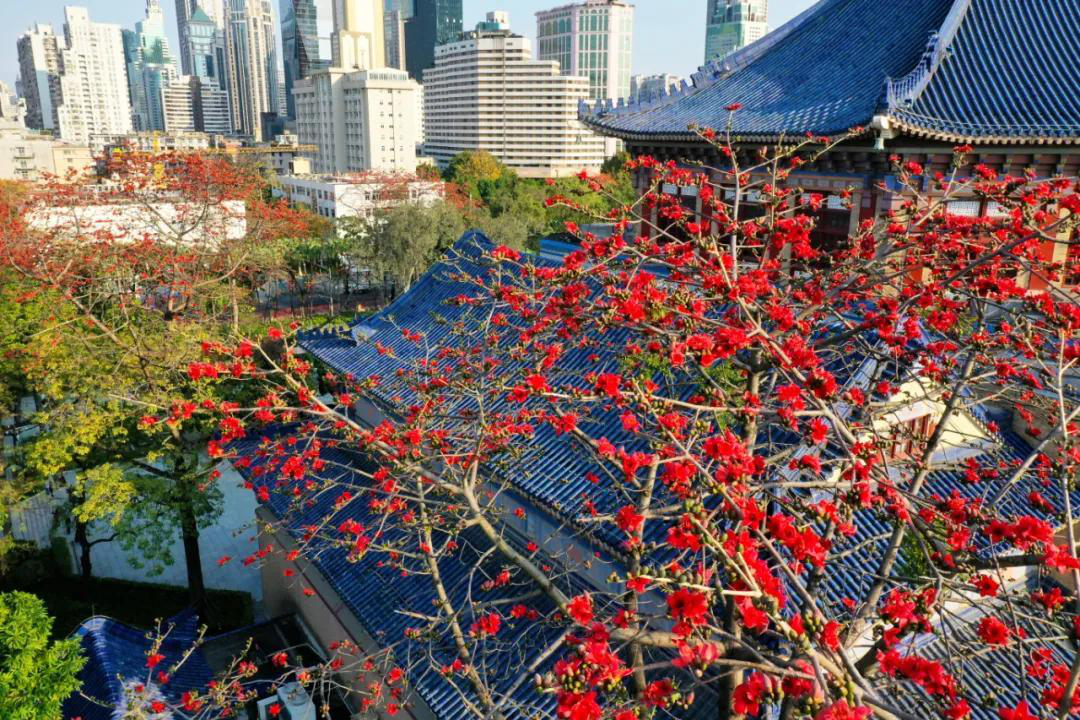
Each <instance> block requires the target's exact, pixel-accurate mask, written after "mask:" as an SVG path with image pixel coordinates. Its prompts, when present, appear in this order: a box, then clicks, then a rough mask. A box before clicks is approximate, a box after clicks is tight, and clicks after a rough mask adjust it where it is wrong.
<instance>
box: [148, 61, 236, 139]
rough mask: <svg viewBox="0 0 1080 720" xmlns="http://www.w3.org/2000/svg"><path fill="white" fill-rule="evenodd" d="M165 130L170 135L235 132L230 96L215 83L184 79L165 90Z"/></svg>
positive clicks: (177, 80) (192, 78) (163, 101)
mask: <svg viewBox="0 0 1080 720" xmlns="http://www.w3.org/2000/svg"><path fill="white" fill-rule="evenodd" d="M162 106H163V112H164V128H163V129H164V130H165V131H166V132H169V133H180V132H201V133H208V134H210V135H228V134H229V133H230V132H232V120H231V118H230V117H229V96H228V94H227V93H226V92H225V91H224V90H222V89H221V88H219V87H218V85H217V83H215V82H213V81H212V80H204V79H202V78H199V77H194V76H190V75H184V76H181V77H179V78H177V79H176V80H174V81H173V82H171V83H170V84H169V85H168V86H167V87H165V88H164V89H163V90H162Z"/></svg>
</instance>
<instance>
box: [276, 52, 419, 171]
mask: <svg viewBox="0 0 1080 720" xmlns="http://www.w3.org/2000/svg"><path fill="white" fill-rule="evenodd" d="M419 93H420V85H419V84H418V83H417V82H416V81H415V80H412V79H411V78H410V77H409V74H408V73H407V72H405V71H404V70H395V69H391V68H381V69H377V70H346V69H344V68H330V69H329V70H324V71H322V72H318V73H315V74H314V75H312V76H311V77H309V78H305V79H304V80H301V81H299V82H298V83H297V84H296V87H295V88H294V89H293V96H294V100H295V102H296V133H297V135H298V136H299V138H300V142H301V143H302V144H306V145H317V146H318V148H319V152H318V153H317V154H316V156H315V159H314V163H313V164H314V169H315V171H316V172H318V173H343V172H361V171H364V170H385V171H395V172H413V171H414V170H416V145H417V141H418V139H419V137H420V118H419V117H418V116H417V102H416V98H417V96H418V95H419Z"/></svg>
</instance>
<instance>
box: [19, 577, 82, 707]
mask: <svg viewBox="0 0 1080 720" xmlns="http://www.w3.org/2000/svg"><path fill="white" fill-rule="evenodd" d="M52 624H53V620H52V618H50V617H49V615H48V613H47V612H46V609H45V604H44V603H43V602H42V601H41V600H39V599H38V598H36V597H34V596H33V595H30V594H29V593H24V592H12V593H2V594H0V717H2V718H5V719H7V720H53V719H54V718H59V717H60V708H61V704H62V703H63V701H64V699H65V698H67V697H68V696H69V695H71V693H73V692H75V691H76V690H77V689H78V688H79V680H78V674H79V670H81V669H82V666H83V664H84V663H85V662H86V660H85V658H83V657H82V648H81V647H80V643H79V639H78V638H74V637H72V638H67V639H66V640H59V641H56V642H50V641H49V637H50V635H51V633H52Z"/></svg>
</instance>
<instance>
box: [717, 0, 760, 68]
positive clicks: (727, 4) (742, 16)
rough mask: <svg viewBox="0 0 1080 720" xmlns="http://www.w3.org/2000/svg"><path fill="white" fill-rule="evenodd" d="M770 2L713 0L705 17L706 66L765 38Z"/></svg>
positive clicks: (758, 0) (757, 0)
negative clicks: (707, 63)
mask: <svg viewBox="0 0 1080 720" xmlns="http://www.w3.org/2000/svg"><path fill="white" fill-rule="evenodd" d="M768 31H769V0H709V6H708V9H707V11H706V15H705V62H709V61H710V60H715V59H716V58H721V57H724V56H725V55H727V54H728V53H730V52H734V51H735V50H738V49H739V48H741V47H744V46H746V45H749V44H750V43H752V42H754V41H755V40H760V39H761V38H763V37H765V33H767V32H768Z"/></svg>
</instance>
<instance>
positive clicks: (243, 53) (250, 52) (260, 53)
mask: <svg viewBox="0 0 1080 720" xmlns="http://www.w3.org/2000/svg"><path fill="white" fill-rule="evenodd" d="M227 10H228V17H227V22H226V24H225V47H226V55H227V58H226V64H227V77H228V91H229V98H230V103H231V108H232V124H233V130H234V131H235V132H237V133H239V134H241V135H245V136H247V137H250V138H252V139H253V140H255V141H261V140H262V139H263V138H264V137H269V136H270V135H272V133H271V132H269V130H268V128H270V127H272V126H273V125H274V124H276V122H277V121H278V120H279V119H281V118H284V116H285V114H286V105H285V70H284V67H283V65H282V62H281V53H280V52H279V50H278V43H277V33H276V30H275V23H276V21H275V17H274V10H273V7H272V6H271V4H270V0H232V2H230V4H229V5H228V7H227Z"/></svg>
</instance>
